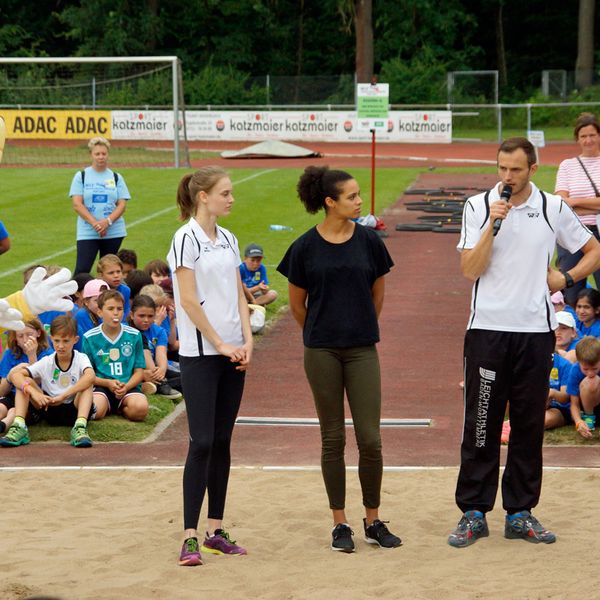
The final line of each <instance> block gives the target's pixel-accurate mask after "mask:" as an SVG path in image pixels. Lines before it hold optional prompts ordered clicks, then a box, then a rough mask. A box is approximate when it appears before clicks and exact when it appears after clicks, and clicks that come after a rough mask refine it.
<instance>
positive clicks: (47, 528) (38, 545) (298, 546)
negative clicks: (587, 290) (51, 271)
mask: <svg viewBox="0 0 600 600" xmlns="http://www.w3.org/2000/svg"><path fill="white" fill-rule="evenodd" d="M456 474H457V470H456V469H455V468H448V469H439V470H417V471H402V472H391V473H388V472H386V474H385V475H384V486H383V500H382V509H381V516H382V518H384V519H389V520H390V521H391V523H390V529H391V530H392V531H394V532H395V533H397V534H398V535H400V536H401V537H402V539H403V541H404V545H403V547H402V548H398V549H395V550H382V549H379V548H375V547H372V546H369V545H368V544H366V543H365V542H364V541H363V539H362V535H361V527H360V524H361V518H362V509H361V501H360V492H359V486H358V481H357V475H356V472H349V473H348V501H347V512H348V517H349V519H350V521H351V525H352V526H353V528H354V530H355V532H356V535H355V543H356V545H357V552H356V553H355V554H352V555H346V554H338V553H335V552H332V551H331V550H330V549H329V543H330V517H329V511H328V509H327V503H326V497H325V492H324V489H323V484H322V481H321V476H320V473H319V472H318V471H308V472H307V471H292V472H290V471H287V472H282V471H265V470H258V469H245V468H236V469H234V470H233V471H232V477H231V485H230V493H229V499H228V508H227V514H226V521H225V525H226V527H227V528H228V529H229V530H230V532H231V534H232V537H234V538H235V539H237V541H238V542H239V543H240V544H242V545H244V546H245V547H246V548H247V549H248V552H249V554H248V556H245V557H227V556H213V555H205V557H204V558H205V564H204V565H203V566H201V567H195V568H189V567H188V568H184V567H179V566H178V564H177V557H178V551H179V548H180V545H181V493H180V491H181V469H179V468H175V469H169V470H142V471H140V470H125V469H116V470H74V471H73V470H72V471H64V470H55V471H53V470H50V471H48V470H25V471H2V472H0V485H1V486H2V490H3V494H2V495H3V502H2V512H3V514H2V533H1V537H0V544H1V548H2V551H1V552H0V573H1V579H0V581H1V583H0V597H1V598H2V599H3V600H16V599H21V598H28V597H32V596H33V597H35V596H45V597H53V598H60V599H63V600H71V599H73V600H83V599H94V600H96V599H100V598H101V599H106V600H109V599H119V600H121V599H129V598H140V599H142V598H143V599H147V598H157V599H163V598H164V599H179V598H181V599H188V598H189V599H192V598H193V599H196V598H216V597H222V598H227V599H228V600H229V599H231V600H234V599H237V598H260V599H265V600H270V599H272V600H282V599H305V598H310V599H315V600H320V599H323V600H324V599H327V600H332V599H337V598H344V599H364V598H410V599H435V600H441V599H448V600H454V599H471V598H477V599H484V598H485V599H488V598H489V599H496V598H498V599H500V598H502V599H503V600H513V599H532V600H533V599H540V598H552V599H554V598H583V597H585V598H599V597H600V592H599V591H598V590H597V589H596V588H595V587H594V585H593V581H595V579H594V577H590V576H589V575H590V574H591V573H594V572H595V571H596V570H597V562H598V551H597V549H598V539H600V522H599V521H598V519H597V518H593V517H592V518H591V517H590V515H593V514H595V512H596V511H595V509H594V508H593V507H594V505H595V503H596V502H597V497H598V489H599V484H600V472H598V471H597V470H593V469H591V470H585V469H581V470H559V471H547V472H546V474H545V480H544V491H543V495H542V502H541V504H540V506H539V507H538V508H537V509H536V511H535V514H536V515H537V516H538V518H540V520H541V521H542V522H543V523H544V524H545V525H546V526H547V527H548V528H550V529H552V530H553V531H555V533H556V534H557V536H558V541H557V542H556V543H555V544H553V545H548V546H546V545H533V544H529V543H527V542H524V541H521V540H511V541H509V540H505V539H504V538H503V536H502V531H503V513H502V510H501V506H500V505H497V507H496V510H495V511H493V512H492V513H490V514H489V516H488V522H489V526H490V537H489V538H487V539H483V540H480V541H479V542H478V543H477V544H475V545H474V546H472V547H469V548H466V549H460V550H457V549H454V548H450V547H449V546H448V545H447V544H446V537H447V534H448V532H449V530H450V529H452V528H453V527H454V526H455V524H456V521H457V519H458V518H459V516H460V515H459V513H458V509H457V508H456V507H455V505H454V501H453V496H454V484H455V480H456ZM202 519H204V516H203V517H202ZM201 523H203V521H201ZM590 550H591V551H590ZM586 580H587V581H589V582H590V586H588V587H586V585H585V581H586ZM580 584H582V585H583V588H580V592H581V593H579V592H578V591H577V587H576V586H578V585H580Z"/></svg>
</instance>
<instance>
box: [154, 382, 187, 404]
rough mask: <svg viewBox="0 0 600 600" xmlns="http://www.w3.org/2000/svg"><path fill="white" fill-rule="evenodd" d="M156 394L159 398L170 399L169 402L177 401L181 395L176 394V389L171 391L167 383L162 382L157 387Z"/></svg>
mask: <svg viewBox="0 0 600 600" xmlns="http://www.w3.org/2000/svg"><path fill="white" fill-rule="evenodd" d="M156 393H157V394H158V395H159V396H164V397H165V398H171V400H179V398H181V396H182V393H181V392H178V391H177V390H176V389H173V388H172V387H171V386H170V385H169V384H168V383H167V381H166V380H165V381H162V382H161V383H160V384H159V385H158V389H157V390H156Z"/></svg>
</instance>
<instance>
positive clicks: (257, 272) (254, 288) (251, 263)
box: [240, 244, 277, 306]
mask: <svg viewBox="0 0 600 600" xmlns="http://www.w3.org/2000/svg"><path fill="white" fill-rule="evenodd" d="M263 258H264V252H263V249H262V246H259V245H258V244H249V245H248V246H246V249H245V250H244V262H243V263H242V264H240V276H241V278H242V284H243V286H244V294H245V295H246V299H247V300H248V302H249V303H250V304H258V305H259V306H266V305H267V304H271V302H275V300H277V292H276V291H275V290H271V289H269V279H268V277H267V269H265V266H264V265H263V264H262V260H263Z"/></svg>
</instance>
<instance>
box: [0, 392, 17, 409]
mask: <svg viewBox="0 0 600 600" xmlns="http://www.w3.org/2000/svg"><path fill="white" fill-rule="evenodd" d="M0 404H4V406H6V408H7V409H8V410H10V409H11V408H14V407H15V395H14V393H13V392H10V393H9V394H8V396H1V397H0Z"/></svg>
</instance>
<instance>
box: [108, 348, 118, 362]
mask: <svg viewBox="0 0 600 600" xmlns="http://www.w3.org/2000/svg"><path fill="white" fill-rule="evenodd" d="M108 356H109V358H110V360H119V358H120V357H121V353H120V352H119V349H118V348H111V349H110V351H109V353H108Z"/></svg>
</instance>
